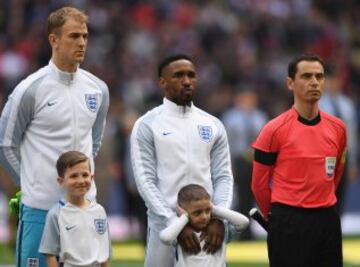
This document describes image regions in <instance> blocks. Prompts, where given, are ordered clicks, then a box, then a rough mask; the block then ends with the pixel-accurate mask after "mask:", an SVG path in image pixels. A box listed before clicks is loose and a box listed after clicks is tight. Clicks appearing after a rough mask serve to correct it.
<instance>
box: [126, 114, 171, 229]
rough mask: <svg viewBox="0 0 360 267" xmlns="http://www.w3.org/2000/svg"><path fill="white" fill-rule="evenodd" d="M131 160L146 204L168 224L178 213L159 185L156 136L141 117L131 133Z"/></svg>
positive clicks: (138, 186) (137, 183) (136, 180)
mask: <svg viewBox="0 0 360 267" xmlns="http://www.w3.org/2000/svg"><path fill="white" fill-rule="evenodd" d="M130 146H131V161H132V167H133V171H134V177H135V182H136V185H137V188H138V190H139V193H140V195H141V196H142V198H143V199H144V201H145V203H146V206H147V208H148V209H150V210H151V211H152V212H154V213H155V214H156V215H158V216H160V217H162V218H163V219H164V220H165V222H166V223H167V224H168V222H169V221H170V219H171V218H174V217H175V216H176V213H175V212H174V211H173V210H172V209H171V208H170V206H169V205H168V204H167V202H166V201H165V199H164V197H163V195H162V193H161V192H160V191H159V189H158V187H157V183H158V178H157V175H156V155H155V144H154V136H153V132H152V130H151V127H150V125H149V124H148V123H146V122H144V121H143V118H140V119H139V120H138V121H137V122H136V123H135V125H134V128H133V131H132V133H131V140H130Z"/></svg>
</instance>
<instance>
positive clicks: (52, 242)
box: [39, 205, 60, 255]
mask: <svg viewBox="0 0 360 267" xmlns="http://www.w3.org/2000/svg"><path fill="white" fill-rule="evenodd" d="M59 206H60V205H57V206H56V207H54V208H52V209H51V210H50V211H49V212H48V214H47V216H46V222H45V227H44V231H43V235H42V238H41V242H40V247H39V252H40V253H41V254H50V255H59V253H60V230H59V222H58V217H59V212H60V207H59Z"/></svg>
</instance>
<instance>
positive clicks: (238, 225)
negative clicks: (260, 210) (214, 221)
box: [212, 206, 249, 231]
mask: <svg viewBox="0 0 360 267" xmlns="http://www.w3.org/2000/svg"><path fill="white" fill-rule="evenodd" d="M212 215H214V216H216V217H218V218H221V219H225V220H227V221H228V222H229V223H230V224H232V225H234V227H235V229H236V231H243V230H245V229H246V227H248V225H249V219H248V218H247V217H246V216H245V215H243V214H241V213H240V212H236V211H233V210H230V209H226V208H223V207H220V206H213V208H212Z"/></svg>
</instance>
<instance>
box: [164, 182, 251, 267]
mask: <svg viewBox="0 0 360 267" xmlns="http://www.w3.org/2000/svg"><path fill="white" fill-rule="evenodd" d="M177 213H178V214H179V215H180V217H178V218H177V219H174V220H173V221H172V222H171V224H170V225H169V226H168V227H166V228H165V229H164V230H162V231H161V232H160V239H161V241H163V242H164V243H166V244H168V245H170V244H173V245H175V246H176V256H175V260H174V267H186V266H206V267H225V266H226V241H229V236H230V233H229V232H228V234H227V235H226V236H227V238H226V239H224V241H223V242H222V246H221V248H220V249H219V250H217V251H216V252H215V253H214V254H210V253H207V252H206V251H204V250H203V247H204V245H205V243H206V242H208V240H205V236H204V234H203V232H202V230H204V229H205V228H206V226H207V225H208V224H209V222H210V220H211V219H212V218H214V217H216V218H220V219H225V220H226V221H227V222H228V223H230V224H231V225H232V226H233V227H234V230H235V231H237V232H241V231H243V230H245V229H246V228H247V227H248V225H249V219H248V218H247V217H246V216H244V215H242V214H241V213H238V212H235V211H232V210H229V209H226V208H224V207H220V206H214V205H212V203H211V201H210V195H209V194H208V193H207V192H206V190H205V189H204V187H202V186H200V185H197V184H189V185H187V186H184V187H183V188H182V189H181V190H180V191H179V193H178V206H177ZM187 224H189V225H190V226H191V227H192V228H193V229H194V237H195V238H197V239H199V241H200V245H201V248H202V249H201V251H200V252H199V253H197V254H189V253H187V252H186V251H184V250H183V249H182V247H181V246H180V245H177V244H176V238H177V236H178V235H179V233H180V232H181V231H182V229H183V228H184V227H185V226H186V225H187Z"/></svg>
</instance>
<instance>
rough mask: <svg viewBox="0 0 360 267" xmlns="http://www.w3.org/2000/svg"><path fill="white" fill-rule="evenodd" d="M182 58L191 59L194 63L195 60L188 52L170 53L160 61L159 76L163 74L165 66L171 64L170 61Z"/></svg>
mask: <svg viewBox="0 0 360 267" xmlns="http://www.w3.org/2000/svg"><path fill="white" fill-rule="evenodd" d="M180 59H186V60H189V61H190V62H191V63H193V64H194V60H193V59H192V58H191V57H190V56H189V55H186V54H174V55H170V56H168V57H166V58H164V59H163V60H161V61H160V63H159V65H158V76H159V78H160V77H161V76H162V72H163V70H164V68H165V67H166V66H167V65H169V64H170V63H172V62H174V61H177V60H180Z"/></svg>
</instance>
